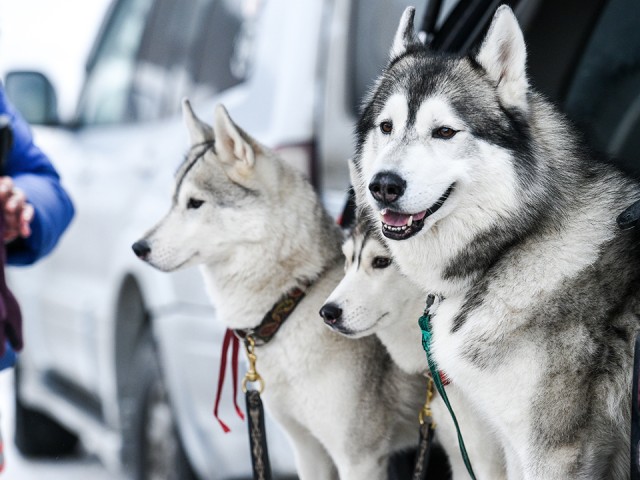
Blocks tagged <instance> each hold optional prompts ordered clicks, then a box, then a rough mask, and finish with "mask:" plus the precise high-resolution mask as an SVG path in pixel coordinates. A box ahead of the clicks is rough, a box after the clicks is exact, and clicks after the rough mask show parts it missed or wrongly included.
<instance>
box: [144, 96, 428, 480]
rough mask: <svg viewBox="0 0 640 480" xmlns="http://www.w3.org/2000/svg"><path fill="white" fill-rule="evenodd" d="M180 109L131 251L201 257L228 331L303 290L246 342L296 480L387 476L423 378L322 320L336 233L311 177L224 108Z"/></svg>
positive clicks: (164, 258) (174, 262)
mask: <svg viewBox="0 0 640 480" xmlns="http://www.w3.org/2000/svg"><path fill="white" fill-rule="evenodd" d="M183 114H184V119H185V122H186V125H187V128H188V130H189V134H190V138H191V149H190V152H189V154H188V156H187V158H186V160H185V162H184V164H183V165H182V166H181V167H180V169H179V170H178V172H177V174H176V186H175V191H174V194H173V205H172V207H171V209H170V211H169V213H168V214H167V216H166V217H165V218H164V219H162V220H161V221H160V222H159V223H158V225H156V226H155V227H154V228H153V229H152V230H150V231H149V232H148V233H147V234H146V235H145V237H144V238H143V239H142V240H141V241H139V242H137V243H136V244H135V245H134V250H135V251H136V254H138V256H140V257H141V258H143V259H144V260H145V261H147V262H149V264H151V265H152V266H154V267H156V268H158V269H160V270H163V271H173V270H176V269H178V268H181V267H185V266H189V265H196V264H199V265H201V266H202V274H203V276H204V280H205V283H206V287H207V290H208V293H209V294H210V296H211V299H212V302H213V303H214V304H215V306H216V308H217V311H218V312H219V317H220V319H221V320H222V321H223V322H225V324H226V325H227V326H228V327H229V328H232V329H236V330H241V331H247V330H249V331H250V330H251V329H254V328H255V327H256V326H258V325H259V324H260V323H261V321H262V319H263V316H264V315H265V313H267V312H268V311H269V310H270V309H271V308H272V306H273V305H274V303H276V301H277V300H278V299H279V298H281V297H282V295H283V294H285V293H286V292H288V291H290V290H292V289H293V288H294V287H297V288H303V289H306V296H305V297H304V298H303V299H302V301H301V302H300V303H299V304H298V306H297V307H296V308H295V310H294V311H293V313H292V314H291V315H290V316H289V317H288V319H287V320H286V321H285V322H284V323H283V324H282V327H281V328H280V329H279V330H278V332H277V334H276V335H275V336H274V337H273V339H272V340H271V341H270V342H268V343H266V344H265V345H263V346H258V347H257V348H256V354H257V357H258V365H257V367H258V371H259V372H260V374H261V375H262V377H263V378H264V380H265V383H266V389H265V392H264V400H265V405H266V407H267V408H268V410H269V411H270V413H271V414H272V415H273V416H274V417H275V419H276V420H277V421H278V422H279V423H280V424H281V425H282V426H283V427H284V429H285V430H286V431H287V432H288V434H289V435H290V437H291V439H292V441H293V444H294V448H295V455H296V461H297V466H298V470H299V475H300V478H301V479H303V480H307V479H328V478H335V476H336V474H338V475H339V476H340V478H342V479H345V480H346V479H348V480H357V479H360V480H371V479H385V478H386V477H387V463H388V457H389V455H390V453H391V452H392V451H394V450H400V449H404V448H406V447H408V446H411V445H415V444H416V442H417V431H418V430H417V416H416V415H417V412H418V411H419V410H420V404H421V400H422V399H423V395H424V388H425V382H424V379H423V378H420V377H419V376H410V375H406V374H404V373H403V372H401V371H400V370H399V369H398V368H397V367H395V365H394V364H393V362H391V360H390V358H389V356H388V355H387V354H386V352H385V350H384V347H383V346H382V345H381V344H380V343H379V342H378V341H377V340H376V339H375V338H366V339H361V340H359V341H356V342H354V341H351V340H349V339H346V338H344V337H342V336H341V335H338V334H336V333H335V332H333V331H331V330H330V329H328V328H326V327H325V325H323V323H322V320H321V319H320V317H319V316H318V311H319V309H320V307H321V306H322V303H323V301H324V300H325V299H326V298H327V296H328V294H329V293H330V292H331V291H332V290H333V288H334V287H335V286H336V285H337V283H338V281H339V280H340V278H341V277H342V259H341V255H340V244H341V242H342V233H341V231H340V229H339V228H338V226H337V225H336V224H335V222H334V221H333V220H332V219H331V217H330V216H329V215H328V214H327V213H326V212H325V210H324V209H323V208H322V206H321V204H320V202H319V199H318V197H317V195H316V194H315V193H314V191H313V188H312V187H311V185H310V184H309V182H308V181H306V179H304V178H303V176H302V175H301V174H300V173H299V172H297V171H296V170H295V169H293V168H291V167H289V166H287V165H286V164H285V163H284V162H282V161H281V160H280V159H279V158H278V157H277V156H276V155H275V154H274V153H273V152H271V151H270V150H268V149H267V148H265V147H264V146H262V145H259V144H258V143H257V142H256V141H255V140H254V139H252V138H251V137H249V135H247V134H246V133H245V132H243V131H242V130H241V129H240V128H238V127H237V126H236V125H235V124H234V123H233V121H232V120H231V119H230V117H229V116H228V114H227V112H226V110H225V109H224V107H222V106H218V108H217V109H216V112H215V122H214V125H213V128H212V127H210V126H208V125H207V124H205V123H204V122H202V121H200V120H199V119H198V118H197V117H196V116H195V114H194V113H193V111H192V109H191V107H190V106H189V103H188V102H187V101H185V102H184V104H183ZM307 285H310V286H308V287H307ZM336 470H337V472H336Z"/></svg>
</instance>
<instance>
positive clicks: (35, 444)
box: [14, 367, 78, 457]
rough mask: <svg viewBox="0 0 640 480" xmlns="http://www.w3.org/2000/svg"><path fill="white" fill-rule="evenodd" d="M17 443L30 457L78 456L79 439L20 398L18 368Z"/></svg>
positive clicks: (15, 389)
mask: <svg viewBox="0 0 640 480" xmlns="http://www.w3.org/2000/svg"><path fill="white" fill-rule="evenodd" d="M14 378H15V388H14V391H15V444H16V447H17V448H18V451H19V452H20V453H21V454H22V455H24V456H27V457H59V456H65V455H70V454H73V453H75V451H76V446H77V445H78V437H77V436H76V435H75V434H73V433H72V432H71V431H69V430H67V429H66V428H65V427H63V426H62V425H60V424H59V423H58V422H56V421H55V420H54V419H53V418H51V417H50V416H49V415H47V414H46V413H44V412H42V411H40V410H36V409H33V408H30V407H28V406H27V405H26V404H25V403H24V402H23V401H22V399H21V398H20V370H19V368H18V367H16V369H15V377H14Z"/></svg>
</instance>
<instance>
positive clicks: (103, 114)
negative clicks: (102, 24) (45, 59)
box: [78, 0, 152, 124]
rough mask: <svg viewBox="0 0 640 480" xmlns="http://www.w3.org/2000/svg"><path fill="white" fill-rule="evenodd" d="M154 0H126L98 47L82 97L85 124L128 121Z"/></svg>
mask: <svg viewBox="0 0 640 480" xmlns="http://www.w3.org/2000/svg"><path fill="white" fill-rule="evenodd" d="M151 4H152V0H122V1H121V2H119V3H118V5H117V6H116V10H115V11H114V16H113V17H112V18H113V20H112V21H111V22H110V24H109V26H108V27H107V30H106V31H105V34H104V37H103V41H102V43H101V45H100V47H99V48H98V49H97V50H96V52H95V55H94V57H93V61H92V64H91V69H90V73H89V76H88V77H87V82H86V86H85V89H84V92H83V95H82V99H81V101H80V107H79V114H78V120H79V121H80V122H81V123H82V124H110V123H117V122H121V121H124V120H125V119H126V118H127V116H128V112H129V105H128V94H129V89H130V85H131V79H132V76H133V71H134V66H135V56H136V54H137V52H138V49H139V46H140V40H141V37H142V32H143V29H144V25H145V19H146V17H147V13H148V11H149V9H150V8H151Z"/></svg>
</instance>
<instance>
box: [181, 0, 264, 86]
mask: <svg viewBox="0 0 640 480" xmlns="http://www.w3.org/2000/svg"><path fill="white" fill-rule="evenodd" d="M262 3H263V2H259V1H255V0H254V1H251V2H246V1H245V2H238V1H237V0H218V1H212V2H209V3H208V5H207V7H206V8H205V11H204V14H203V15H202V16H201V19H200V24H199V27H198V34H197V36H196V39H195V42H194V45H193V48H192V49H191V52H190V55H189V59H188V60H189V65H190V68H189V71H190V72H191V73H192V75H193V82H194V83H195V84H196V86H197V87H200V88H206V89H208V91H209V93H216V92H220V91H223V90H226V89H228V88H231V87H233V86H234V85H237V84H239V83H240V82H242V81H243V80H244V79H245V78H247V76H248V74H249V70H250V66H251V54H252V52H253V38H254V29H255V20H256V18H257V17H258V11H259V10H260V8H261V5H262Z"/></svg>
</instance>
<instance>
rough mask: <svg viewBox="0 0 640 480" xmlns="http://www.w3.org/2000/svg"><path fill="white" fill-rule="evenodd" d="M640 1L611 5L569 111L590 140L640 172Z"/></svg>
mask: <svg viewBox="0 0 640 480" xmlns="http://www.w3.org/2000/svg"><path fill="white" fill-rule="evenodd" d="M639 25H640V2H638V1H637V0H611V1H610V2H609V3H608V4H607V6H606V7H605V9H604V10H603V12H602V14H601V16H600V19H599V20H598V22H597V24H596V26H595V28H594V30H593V33H592V35H591V37H590V39H589V42H588V43H587V46H586V48H585V50H584V54H583V55H582V58H581V59H580V60H579V62H578V67H577V69H576V73H575V76H574V78H573V81H572V82H571V85H570V87H569V90H568V93H567V95H566V100H565V105H564V109H565V111H566V112H567V114H568V115H569V116H570V117H571V118H572V119H573V120H574V121H575V122H576V123H577V124H578V125H579V126H581V127H582V129H583V130H584V131H585V133H586V138H587V139H588V140H589V141H590V142H591V143H592V144H593V146H594V147H596V148H597V149H598V150H600V151H602V152H606V153H607V154H609V155H612V156H613V157H614V158H615V159H617V160H618V161H619V163H621V164H622V165H623V166H625V167H629V168H630V169H632V170H634V171H635V172H636V173H640V165H639V162H638V157H639V156H640V28H638V26H639Z"/></svg>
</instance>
